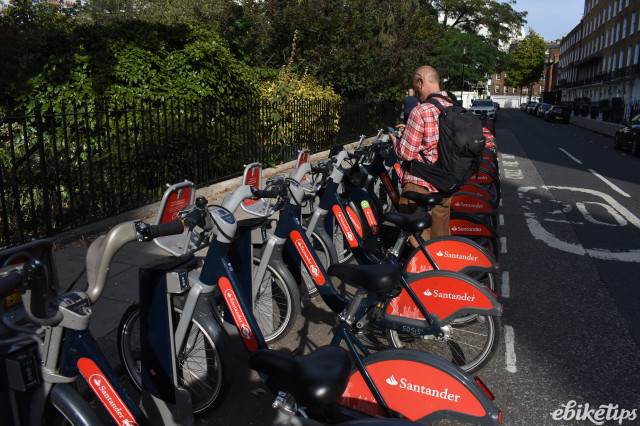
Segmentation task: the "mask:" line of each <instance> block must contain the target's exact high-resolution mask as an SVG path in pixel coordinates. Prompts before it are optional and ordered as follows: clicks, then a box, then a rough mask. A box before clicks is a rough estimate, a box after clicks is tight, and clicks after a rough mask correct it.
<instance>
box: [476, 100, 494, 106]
mask: <svg viewBox="0 0 640 426" xmlns="http://www.w3.org/2000/svg"><path fill="white" fill-rule="evenodd" d="M473 106H493V102H492V101H485V100H477V99H476V100H475V101H473Z"/></svg>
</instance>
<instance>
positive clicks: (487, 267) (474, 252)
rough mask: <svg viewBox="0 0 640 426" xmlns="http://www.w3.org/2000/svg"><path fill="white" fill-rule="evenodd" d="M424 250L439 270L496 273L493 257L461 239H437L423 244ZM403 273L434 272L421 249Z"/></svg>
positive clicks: (496, 265) (412, 257) (478, 246)
mask: <svg viewBox="0 0 640 426" xmlns="http://www.w3.org/2000/svg"><path fill="white" fill-rule="evenodd" d="M425 248H426V249H427V252H428V253H429V255H430V256H431V258H432V259H433V260H434V262H435V263H436V266H437V267H438V269H440V270H445V271H457V272H466V271H486V272H498V271H499V267H498V264H497V262H496V259H495V257H494V256H493V255H492V254H491V253H490V252H489V251H488V250H487V249H485V248H484V247H482V246H481V245H479V244H477V243H476V242H474V241H471V240H469V239H467V238H463V237H455V236H449V237H437V238H432V239H430V240H429V241H427V242H426V243H425ZM404 270H405V272H407V273H409V274H419V273H420V272H426V271H432V270H436V268H434V267H433V265H431V262H429V260H428V259H427V257H426V256H425V254H424V253H423V252H422V250H421V249H416V250H414V252H413V253H412V254H411V256H410V257H409V260H408V261H407V262H406V263H405V268H404Z"/></svg>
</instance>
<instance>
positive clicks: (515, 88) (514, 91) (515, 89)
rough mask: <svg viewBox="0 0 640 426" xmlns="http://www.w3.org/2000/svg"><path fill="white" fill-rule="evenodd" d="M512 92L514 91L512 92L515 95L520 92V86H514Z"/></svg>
mask: <svg viewBox="0 0 640 426" xmlns="http://www.w3.org/2000/svg"><path fill="white" fill-rule="evenodd" d="M511 93H512V94H514V95H516V94H518V88H517V87H514V88H513V91H512V92H511Z"/></svg>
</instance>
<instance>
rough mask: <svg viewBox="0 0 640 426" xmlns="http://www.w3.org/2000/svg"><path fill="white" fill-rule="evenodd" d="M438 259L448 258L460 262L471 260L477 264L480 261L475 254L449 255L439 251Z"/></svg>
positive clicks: (446, 252)
mask: <svg viewBox="0 0 640 426" xmlns="http://www.w3.org/2000/svg"><path fill="white" fill-rule="evenodd" d="M436 256H438V257H448V258H449V259H460V260H471V261H473V262H476V261H477V260H478V256H474V255H473V254H471V253H469V254H459V253H449V252H448V251H444V252H443V251H442V250H440V251H438V252H437V253H436Z"/></svg>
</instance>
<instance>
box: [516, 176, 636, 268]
mask: <svg viewBox="0 0 640 426" xmlns="http://www.w3.org/2000/svg"><path fill="white" fill-rule="evenodd" d="M550 190H553V191H554V192H555V193H557V194H559V195H560V196H561V197H560V198H559V199H558V198H555V197H553V196H550V194H549V193H548V191H550ZM518 196H519V197H520V200H521V202H522V206H523V209H524V215H525V218H526V222H527V226H528V227H529V230H530V231H531V234H532V235H533V236H534V238H536V239H538V240H541V241H543V242H544V243H545V244H547V245H548V246H550V247H553V248H556V249H559V250H563V251H566V252H569V253H574V254H579V255H589V256H591V257H594V258H597V259H604V260H619V261H623V262H640V248H636V247H637V246H638V245H637V243H635V242H634V241H633V239H632V238H629V235H631V234H630V232H631V230H633V231H634V232H637V231H636V229H634V228H637V229H638V230H640V219H638V217H637V216H635V215H634V214H633V213H631V212H630V211H629V210H628V209H626V208H625V207H624V206H622V205H621V204H620V203H619V202H617V201H616V200H615V199H614V198H613V197H611V196H610V195H608V194H605V193H603V192H600V191H595V190H592V189H587V188H573V187H566V186H551V185H549V186H540V187H535V186H522V187H519V188H518ZM567 225H569V226H572V227H574V228H575V229H576V230H578V229H580V227H582V226H592V227H593V226H594V225H595V226H597V227H602V230H599V228H597V227H596V228H591V229H598V231H597V232H598V233H600V235H602V234H601V232H606V233H607V236H608V237H609V238H607V241H615V242H616V243H615V247H597V246H596V245H597V244H601V240H602V239H598V238H597V236H596V235H594V236H593V238H592V239H589V240H588V241H579V240H577V239H576V238H575V237H573V238H572V237H571V235H574V234H573V233H569V232H567V228H566V226H567ZM616 234H619V238H612V237H617V235H616ZM636 240H637V239H636ZM633 244H635V247H634V246H633Z"/></svg>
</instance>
